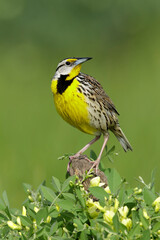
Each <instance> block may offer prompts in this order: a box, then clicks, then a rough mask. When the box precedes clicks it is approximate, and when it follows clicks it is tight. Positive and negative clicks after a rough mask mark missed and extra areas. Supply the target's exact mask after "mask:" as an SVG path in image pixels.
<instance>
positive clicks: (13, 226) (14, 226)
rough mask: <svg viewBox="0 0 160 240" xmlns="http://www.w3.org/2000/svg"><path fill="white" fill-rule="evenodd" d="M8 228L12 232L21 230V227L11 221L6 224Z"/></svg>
mask: <svg viewBox="0 0 160 240" xmlns="http://www.w3.org/2000/svg"><path fill="white" fill-rule="evenodd" d="M7 224H8V226H9V227H10V228H11V229H13V230H21V229H22V226H20V225H18V224H15V223H14V222H12V221H8V222H7Z"/></svg>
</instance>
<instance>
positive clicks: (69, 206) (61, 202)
mask: <svg viewBox="0 0 160 240" xmlns="http://www.w3.org/2000/svg"><path fill="white" fill-rule="evenodd" d="M58 205H59V206H60V207H61V208H62V209H63V210H67V211H69V212H72V211H73V210H74V207H73V204H72V203H71V201H70V200H65V199H61V200H59V202H58Z"/></svg>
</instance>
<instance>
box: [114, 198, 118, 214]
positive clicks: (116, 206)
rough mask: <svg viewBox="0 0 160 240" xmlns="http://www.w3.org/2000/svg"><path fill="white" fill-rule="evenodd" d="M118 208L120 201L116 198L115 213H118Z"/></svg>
mask: <svg viewBox="0 0 160 240" xmlns="http://www.w3.org/2000/svg"><path fill="white" fill-rule="evenodd" d="M118 206H119V201H118V199H117V198H115V201H114V209H115V211H117V209H118Z"/></svg>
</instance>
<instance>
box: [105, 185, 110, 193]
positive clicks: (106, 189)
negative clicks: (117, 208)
mask: <svg viewBox="0 0 160 240" xmlns="http://www.w3.org/2000/svg"><path fill="white" fill-rule="evenodd" d="M104 190H105V191H106V193H108V194H111V190H110V188H109V186H107V187H106V188H105V189H104Z"/></svg>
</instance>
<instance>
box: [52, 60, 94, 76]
mask: <svg viewBox="0 0 160 240" xmlns="http://www.w3.org/2000/svg"><path fill="white" fill-rule="evenodd" d="M90 59H92V58H90V57H84V58H74V57H73V58H66V59H64V60H62V61H61V62H60V63H59V64H58V66H57V69H56V72H55V75H54V77H53V79H57V80H58V79H60V78H61V77H62V76H65V77H66V78H65V80H71V79H73V78H75V77H76V76H78V74H79V73H80V70H81V64H82V63H84V62H86V61H88V60H90Z"/></svg>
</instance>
